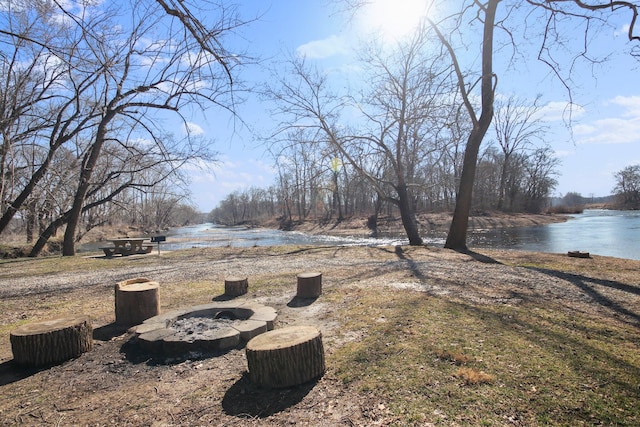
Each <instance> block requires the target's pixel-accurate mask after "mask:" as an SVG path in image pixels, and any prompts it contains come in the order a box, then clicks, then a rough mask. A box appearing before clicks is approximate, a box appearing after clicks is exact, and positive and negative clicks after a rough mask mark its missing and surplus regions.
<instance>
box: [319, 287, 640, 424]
mask: <svg viewBox="0 0 640 427" xmlns="http://www.w3.org/2000/svg"><path fill="white" fill-rule="evenodd" d="M367 322H368V327H367V328H365V327H364V326H365V325H364V324H365V323H367ZM347 329H363V330H365V331H366V332H365V333H364V336H363V338H362V340H359V341H357V342H351V343H348V344H346V345H345V346H343V347H341V348H340V349H338V350H337V351H336V353H335V354H333V355H332V357H331V360H330V366H332V367H333V369H334V370H335V373H336V375H337V376H338V378H340V379H341V380H342V381H343V382H344V383H345V384H350V385H351V386H354V387H356V388H357V389H359V390H360V391H362V392H369V393H375V394H376V395H379V398H380V399H383V400H384V401H386V402H388V406H389V407H390V408H391V410H392V411H394V413H396V414H397V415H398V416H401V417H402V418H403V419H405V420H407V422H409V423H413V422H415V423H419V422H421V421H424V420H429V421H430V422H434V421H436V422H439V423H442V424H443V425H450V424H452V423H459V424H463V425H504V424H510V423H515V424H519V425H576V424H604V425H639V424H640V405H638V404H637V402H638V398H639V397H640V389H639V386H640V380H639V379H640V351H639V348H638V347H639V344H640V333H639V331H638V330H636V329H633V328H632V327H628V328H627V327H613V326H611V325H610V324H599V323H598V322H597V321H594V320H592V319H591V320H588V319H582V318H580V317H577V316H576V315H575V314H572V315H569V314H567V313H564V312H560V311H556V310H553V309H545V308H544V307H535V306H526V305H522V306H503V305H494V306H476V305H470V304H462V303H456V302H451V301H446V300H443V299H439V298H435V297H427V296H423V295H416V294H415V293H398V292H391V291H384V290H376V291H367V292H366V293H364V292H363V293H360V294H359V295H358V301H357V302H356V303H355V304H353V308H352V309H351V310H350V320H349V323H348V325H347Z"/></svg>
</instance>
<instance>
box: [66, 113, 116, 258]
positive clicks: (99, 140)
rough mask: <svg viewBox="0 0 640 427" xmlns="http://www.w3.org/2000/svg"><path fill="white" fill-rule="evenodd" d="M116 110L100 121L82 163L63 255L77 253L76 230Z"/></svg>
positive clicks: (106, 114) (68, 222)
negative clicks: (94, 137)
mask: <svg viewBox="0 0 640 427" xmlns="http://www.w3.org/2000/svg"><path fill="white" fill-rule="evenodd" d="M115 115H116V113H115V111H114V110H108V111H107V112H106V113H105V115H104V116H103V117H102V120H101V121H100V125H99V126H98V129H97V131H96V139H95V141H94V143H93V145H92V147H91V148H90V149H89V152H88V155H87V156H86V157H85V159H84V161H83V163H82V170H81V171H80V182H79V183H78V189H77V190H76V195H75V197H74V198H73V206H72V207H71V210H70V212H69V219H68V221H67V228H66V230H65V232H64V240H63V242H62V255H63V256H73V255H75V254H76V231H77V229H78V225H79V224H80V219H81V218H82V207H83V205H84V201H85V198H86V196H87V192H88V191H89V185H90V183H91V177H92V176H93V169H94V168H95V167H96V164H97V163H98V159H99V158H100V152H101V151H102V146H103V145H104V141H105V138H106V135H107V125H108V124H109V122H110V121H111V120H112V119H113V118H114V117H115Z"/></svg>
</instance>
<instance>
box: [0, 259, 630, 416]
mask: <svg viewBox="0 0 640 427" xmlns="http://www.w3.org/2000/svg"><path fill="white" fill-rule="evenodd" d="M304 268H307V269H309V268H312V269H314V270H318V271H321V272H322V273H323V293H322V295H321V296H320V297H319V298H318V299H317V300H314V301H312V302H309V303H308V304H305V305H302V306H301V305H300V304H296V303H295V298H294V295H295V274H296V273H297V272H299V271H301V269H304ZM639 270H640V261H632V260H620V259H615V258H607V257H597V256H594V257H592V258H589V259H577V258H569V257H567V256H564V255H558V254H556V255H554V254H540V253H527V252H520V251H518V252H512V251H493V250H486V251H485V250H482V251H480V252H479V253H474V254H469V255H464V254H459V253H456V252H452V251H449V250H444V249H434V248H425V247H380V248H367V247H344V248H336V247H305V246H300V247H293V246H291V247H254V248H206V249H191V250H185V251H175V252H163V254H162V255H161V256H157V255H155V254H150V255H144V256H133V257H122V258H113V259H104V258H103V257H102V256H97V257H95V258H93V257H65V258H59V257H55V258H52V257H47V258H38V259H26V260H5V261H0V297H1V298H0V393H1V394H2V396H3V399H1V400H0V419H2V420H4V421H5V422H8V423H9V424H12V425H34V424H59V425H63V424H69V425H96V424H114V425H131V424H136V425H146V424H154V423H155V424H167V425H185V426H186V425H205V424H206V425H237V426H257V425H260V426H263V425H274V426H275V425H284V424H292V423H293V424H296V425H304V424H308V425H316V426H331V427H333V426H352V425H379V426H425V425H434V426H439V425H442V426H450V425H461V426H478V425H505V426H561V425H582V424H584V425H620V426H633V425H638V424H639V423H640V407H638V405H637V402H638V399H640V389H639V388H638V378H640V287H639V286H638V283H637V271H639ZM238 272H241V273H243V274H245V275H247V276H248V279H249V293H248V294H247V295H245V296H244V297H241V300H245V299H248V300H251V301H256V302H260V303H262V304H266V305H269V306H273V307H275V308H276V309H277V310H278V318H277V319H276V325H275V327H276V328H281V327H284V326H289V325H300V324H305V325H313V326H316V327H317V328H319V329H320V330H321V332H322V338H323V342H324V347H325V355H326V366H327V370H326V373H325V374H324V376H323V377H322V378H320V379H319V380H318V381H314V382H311V383H309V384H305V385H302V386H298V387H292V388H287V389H278V390H264V389H259V388H257V387H255V386H254V385H252V384H251V383H250V381H249V380H248V378H247V376H246V374H245V373H246V369H247V367H246V360H245V357H244V349H243V348H238V349H232V350H230V351H228V352H226V353H224V354H190V355H184V356H182V357H165V356H162V355H157V354H156V355H154V354H147V353H144V352H141V351H140V350H139V349H138V347H137V346H136V344H135V340H132V336H131V335H129V334H128V333H127V332H126V331H125V330H123V329H118V328H117V327H115V325H113V323H112V322H113V321H114V308H113V284H114V283H116V282H117V281H121V280H124V279H126V278H130V277H133V276H147V277H150V278H151V279H152V280H157V281H158V282H159V283H160V294H161V304H162V311H165V312H166V311H168V310H172V309H175V308H178V307H184V306H189V305H197V304H203V303H207V302H210V301H211V299H212V298H214V297H216V296H220V295H221V294H222V293H223V292H224V281H223V279H224V277H225V276H226V275H228V274H234V273H238ZM82 312H84V313H88V314H90V316H91V319H92V321H93V325H94V348H93V350H91V351H90V352H88V353H85V354H83V355H81V356H80V357H78V358H77V359H73V360H70V361H68V362H65V363H63V364H62V365H59V366H54V367H50V368H45V369H41V370H25V369H20V368H18V367H16V366H15V365H14V364H13V362H12V360H11V359H12V355H11V348H10V345H9V338H8V336H9V332H10V331H11V330H13V329H14V328H16V327H17V326H19V325H23V324H26V323H29V322H31V321H35V320H43V319H49V318H53V317H56V316H62V315H67V314H69V313H82Z"/></svg>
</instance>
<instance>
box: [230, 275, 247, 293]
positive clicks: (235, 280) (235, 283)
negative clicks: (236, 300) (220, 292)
mask: <svg viewBox="0 0 640 427" xmlns="http://www.w3.org/2000/svg"><path fill="white" fill-rule="evenodd" d="M248 289H249V281H248V280H247V278H246V277H227V278H226V279H224V294H225V295H228V296H230V297H237V296H240V295H244V294H246V293H247V291H248Z"/></svg>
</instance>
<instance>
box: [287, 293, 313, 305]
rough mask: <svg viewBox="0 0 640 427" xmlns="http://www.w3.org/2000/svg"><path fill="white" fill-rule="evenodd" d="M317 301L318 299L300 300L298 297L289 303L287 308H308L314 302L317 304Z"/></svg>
mask: <svg viewBox="0 0 640 427" xmlns="http://www.w3.org/2000/svg"><path fill="white" fill-rule="evenodd" d="M317 299H318V297H313V298H300V297H299V296H297V295H296V296H294V297H293V298H292V299H291V301H289V302H288V303H287V307H291V308H300V307H308V306H310V305H311V304H313V303H314V302H316V300H317Z"/></svg>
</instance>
